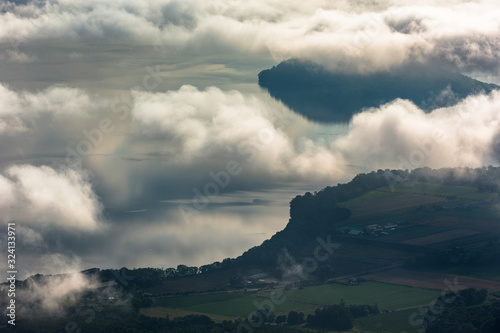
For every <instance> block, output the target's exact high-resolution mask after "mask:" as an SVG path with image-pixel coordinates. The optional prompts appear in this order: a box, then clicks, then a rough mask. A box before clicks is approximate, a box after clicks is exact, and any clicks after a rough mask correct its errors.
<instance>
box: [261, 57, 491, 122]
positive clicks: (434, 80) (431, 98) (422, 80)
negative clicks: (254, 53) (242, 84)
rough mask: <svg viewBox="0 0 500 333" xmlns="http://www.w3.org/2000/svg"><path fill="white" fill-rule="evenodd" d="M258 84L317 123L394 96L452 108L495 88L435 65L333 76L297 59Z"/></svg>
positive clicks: (338, 119) (270, 71)
mask: <svg viewBox="0 0 500 333" xmlns="http://www.w3.org/2000/svg"><path fill="white" fill-rule="evenodd" d="M258 77H259V85H260V86H261V87H262V88H265V89H267V90H268V91H269V94H270V95H271V96H272V97H274V98H276V99H277V100H280V101H282V102H283V103H284V104H285V105H287V106H288V107H289V108H290V109H292V110H293V111H295V112H297V113H299V114H301V115H303V116H304V117H306V118H308V119H310V120H313V121H317V122H325V123H331V122H347V121H349V119H350V118H351V117H352V116H353V115H354V114H355V113H357V112H360V111H361V110H363V109H365V108H370V107H377V106H379V105H381V104H384V103H387V102H390V101H392V100H394V99H397V98H402V99H408V100H411V101H412V102H413V103H415V104H416V105H417V106H419V107H420V108H422V109H423V110H425V111H431V110H433V109H435V108H439V107H446V106H452V105H454V104H456V103H458V102H459V101H460V100H461V99H463V98H465V97H467V96H469V95H475V94H478V93H483V92H484V93H489V92H491V91H492V90H494V89H499V88H500V86H497V85H495V84H490V83H484V82H481V81H478V80H475V79H472V78H470V77H468V76H465V75H462V74H460V73H458V72H454V71H451V70H447V69H444V68H441V67H437V66H430V65H424V64H420V63H410V64H406V65H403V66H401V67H399V68H397V69H395V70H392V71H390V72H375V73H370V74H356V73H354V74H353V73H350V74H346V73H334V72H331V71H328V70H326V69H324V68H323V67H321V66H319V65H317V64H314V63H311V62H306V61H302V60H298V59H290V60H286V61H283V62H281V63H280V64H279V65H277V66H274V67H272V68H271V69H266V70H263V71H261V72H260V73H259V75H258Z"/></svg>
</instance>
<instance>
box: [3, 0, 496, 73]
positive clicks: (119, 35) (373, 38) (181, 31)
mask: <svg viewBox="0 0 500 333" xmlns="http://www.w3.org/2000/svg"><path fill="white" fill-rule="evenodd" d="M0 13H1V14H0V27H2V28H0V42H1V43H4V44H7V43H10V44H11V45H12V46H13V48H14V52H17V53H15V54H17V56H16V57H12V54H14V53H12V51H11V54H10V55H11V58H12V59H17V60H16V61H30V60H33V59H35V58H34V57H33V56H31V57H29V56H26V55H24V56H23V55H22V54H21V53H19V52H18V50H17V48H18V47H19V46H20V45H24V44H30V43H38V42H40V41H44V40H53V39H58V40H61V41H67V42H89V41H91V42H106V43H108V42H122V43H123V42H125V43H135V44H141V45H143V44H149V45H156V46H157V48H158V49H159V50H163V51H165V55H168V54H169V53H172V52H173V53H175V52H181V53H189V52H195V53H197V54H210V53H216V52H220V51H221V50H225V51H226V52H231V53H235V54H246V53H260V52H263V51H266V52H269V53H270V54H272V56H273V57H274V58H275V59H276V60H283V59H286V58H290V57H299V58H303V59H306V60H311V61H314V62H316V63H318V64H321V65H323V66H325V67H326V68H329V69H331V70H335V71H347V72H349V71H350V72H352V71H356V72H372V71H377V70H389V69H391V68H393V67H394V66H398V65H401V64H403V63H405V62H408V61H421V62H434V63H435V62H437V63H440V64H442V65H446V66H450V67H452V68H457V69H459V70H462V71H466V72H490V73H491V72H493V73H496V74H498V73H499V68H500V67H499V65H498V64H499V54H500V52H499V45H500V43H499V38H500V37H499V36H500V25H499V24H498V20H497V18H498V17H499V16H500V8H499V6H498V5H497V4H496V3H494V2H492V1H488V0H482V1H475V2H465V1H458V0H457V1H421V2H419V4H418V5H415V4H414V3H413V2H410V1H375V2H369V3H366V4H362V3H359V2H356V3H352V2H348V1H340V2H339V1H336V2H335V3H332V2H329V1H322V0H315V1H308V2H303V1H302V2H301V1H287V2H286V3H283V2H279V1H274V0H260V1H256V2H252V3H249V2H246V1H236V2H235V1H232V2H231V3H229V2H227V1H222V0H219V1H210V2H206V1H199V0H191V1H181V0H172V1H169V0H158V1H148V2H133V1H127V0H121V1H113V2H107V1H101V0H92V1H85V2H75V1H62V0H61V1H51V2H31V3H29V4H28V5H23V6H21V5H19V6H15V5H13V4H12V3H3V4H2V5H1V6H0Z"/></svg>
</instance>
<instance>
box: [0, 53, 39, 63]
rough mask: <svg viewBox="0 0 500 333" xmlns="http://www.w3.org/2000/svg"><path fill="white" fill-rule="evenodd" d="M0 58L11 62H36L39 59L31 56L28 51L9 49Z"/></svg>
mask: <svg viewBox="0 0 500 333" xmlns="http://www.w3.org/2000/svg"><path fill="white" fill-rule="evenodd" d="M0 59H6V60H7V62H9V63H12V62H13V63H21V64H24V63H30V62H35V61H36V60H37V57H36V56H30V55H28V54H26V53H23V52H20V51H15V50H7V51H6V52H5V55H3V56H0Z"/></svg>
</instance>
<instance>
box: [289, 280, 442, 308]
mask: <svg viewBox="0 0 500 333" xmlns="http://www.w3.org/2000/svg"><path fill="white" fill-rule="evenodd" d="M439 293H440V291H439V290H434V289H423V288H415V287H409V286H402V285H395V284H389V283H382V282H372V281H367V282H363V283H361V284H360V285H357V286H347V285H342V284H327V285H322V286H317V287H309V288H305V289H299V290H295V291H291V292H286V293H285V296H286V297H287V298H288V299H290V300H293V301H298V302H308V303H313V304H317V305H327V304H329V305H331V304H338V303H339V301H340V299H341V298H343V299H344V300H345V302H346V303H347V304H375V303H377V304H378V306H379V308H380V309H381V310H393V309H400V308H408V307H412V306H418V305H422V304H427V303H429V301H431V300H432V299H435V298H436V297H438V296H439Z"/></svg>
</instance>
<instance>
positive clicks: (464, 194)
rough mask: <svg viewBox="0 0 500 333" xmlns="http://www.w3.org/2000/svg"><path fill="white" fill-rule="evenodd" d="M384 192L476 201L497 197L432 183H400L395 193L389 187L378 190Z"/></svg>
mask: <svg viewBox="0 0 500 333" xmlns="http://www.w3.org/2000/svg"><path fill="white" fill-rule="evenodd" d="M378 191H383V192H391V193H392V192H399V193H417V194H426V195H437V196H453V195H454V196H457V197H458V198H467V199H475V200H485V199H491V198H494V197H496V196H497V195H496V194H493V193H488V192H479V190H478V189H477V188H475V187H472V186H449V185H440V184H431V183H416V182H408V183H398V184H395V185H394V191H392V190H391V189H390V188H389V187H383V188H380V189H378Z"/></svg>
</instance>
